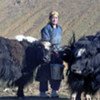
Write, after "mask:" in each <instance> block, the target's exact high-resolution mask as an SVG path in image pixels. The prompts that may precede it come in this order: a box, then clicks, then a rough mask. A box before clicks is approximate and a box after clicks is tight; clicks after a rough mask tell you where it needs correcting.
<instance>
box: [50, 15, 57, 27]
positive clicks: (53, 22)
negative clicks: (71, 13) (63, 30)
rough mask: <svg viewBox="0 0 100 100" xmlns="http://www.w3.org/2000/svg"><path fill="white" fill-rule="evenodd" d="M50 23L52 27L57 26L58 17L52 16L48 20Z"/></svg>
mask: <svg viewBox="0 0 100 100" xmlns="http://www.w3.org/2000/svg"><path fill="white" fill-rule="evenodd" d="M50 21H51V23H52V24H53V25H57V24H58V17H57V16H52V17H51V18H50Z"/></svg>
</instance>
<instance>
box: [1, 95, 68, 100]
mask: <svg viewBox="0 0 100 100" xmlns="http://www.w3.org/2000/svg"><path fill="white" fill-rule="evenodd" d="M0 100H69V99H68V98H40V97H37V96H26V97H24V98H17V97H11V96H6V97H0Z"/></svg>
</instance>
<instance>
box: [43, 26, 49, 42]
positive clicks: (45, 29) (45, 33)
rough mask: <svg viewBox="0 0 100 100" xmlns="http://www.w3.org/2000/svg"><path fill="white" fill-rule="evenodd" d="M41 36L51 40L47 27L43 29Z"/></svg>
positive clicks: (44, 39) (45, 39)
mask: <svg viewBox="0 0 100 100" xmlns="http://www.w3.org/2000/svg"><path fill="white" fill-rule="evenodd" d="M41 38H42V40H43V41H50V34H49V30H48V29H47V28H46V27H44V28H43V29H42V30H41Z"/></svg>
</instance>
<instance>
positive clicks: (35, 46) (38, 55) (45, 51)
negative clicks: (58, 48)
mask: <svg viewBox="0 0 100 100" xmlns="http://www.w3.org/2000/svg"><path fill="white" fill-rule="evenodd" d="M50 45H51V44H50V43H49V42H48V43H46V42H40V41H36V42H34V43H32V44H31V45H30V46H28V47H27V49H26V62H27V66H32V65H34V66H37V65H38V64H44V63H49V62H50V60H51V56H50Z"/></svg>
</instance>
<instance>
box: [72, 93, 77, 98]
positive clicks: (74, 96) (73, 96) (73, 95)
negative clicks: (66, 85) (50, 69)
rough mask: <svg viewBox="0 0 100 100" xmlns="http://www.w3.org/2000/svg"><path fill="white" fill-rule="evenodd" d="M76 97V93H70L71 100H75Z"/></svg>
mask: <svg viewBox="0 0 100 100" xmlns="http://www.w3.org/2000/svg"><path fill="white" fill-rule="evenodd" d="M76 97H77V93H76V92H75V93H72V95H71V100H76Z"/></svg>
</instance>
